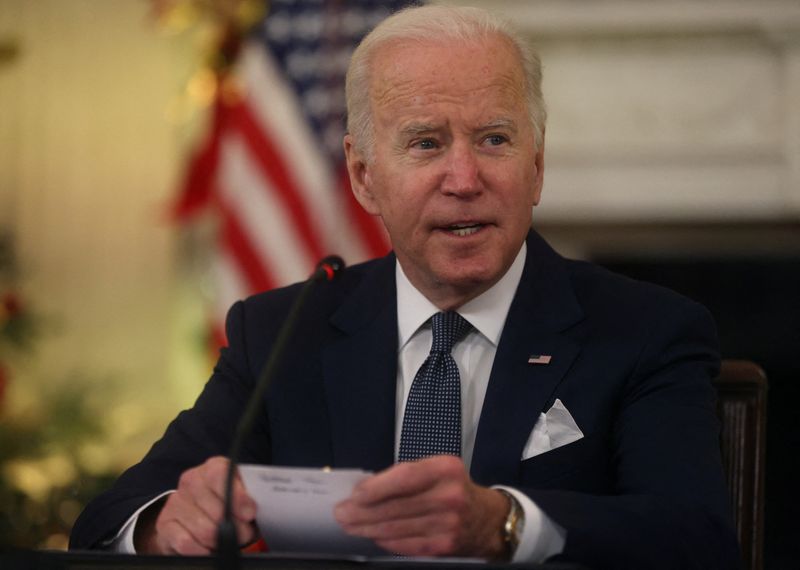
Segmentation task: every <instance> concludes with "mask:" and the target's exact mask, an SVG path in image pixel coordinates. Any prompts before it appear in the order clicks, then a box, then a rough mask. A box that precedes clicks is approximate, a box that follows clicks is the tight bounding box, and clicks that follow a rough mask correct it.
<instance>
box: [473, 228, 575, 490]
mask: <svg viewBox="0 0 800 570" xmlns="http://www.w3.org/2000/svg"><path fill="white" fill-rule="evenodd" d="M527 244H528V253H527V258H526V262H525V270H524V271H523V274H522V278H521V280H520V284H519V287H518V288H517V292H516V295H515V296H514V301H513V302H512V304H511V308H510V309H509V312H508V318H507V320H506V324H505V327H504V328H503V334H502V336H501V338H500V343H499V344H498V348H497V353H496V355H495V360H494V365H493V367H492V373H491V376H490V378H489V385H488V388H487V390H486V398H485V400H484V404H483V410H482V412H481V418H480V422H479V425H478V433H477V436H476V441H475V450H474V452H473V457H472V466H471V475H472V477H473V478H474V479H475V481H476V482H478V483H481V484H485V485H488V484H496V483H506V484H514V483H515V482H516V480H517V478H518V473H519V464H520V458H521V456H522V450H523V448H524V446H525V442H526V441H527V439H528V435H529V434H530V432H531V430H532V429H533V426H534V424H535V423H536V420H537V419H538V417H539V414H540V413H541V412H543V411H545V408H546V406H547V405H549V404H552V401H551V399H552V395H553V393H554V391H555V389H556V387H557V386H558V384H559V382H560V381H561V379H562V378H563V377H564V374H566V372H567V371H568V370H569V368H570V366H571V364H572V362H573V360H574V359H575V357H576V356H577V355H578V352H579V346H578V345H577V343H575V342H574V341H572V340H571V339H569V338H567V337H566V336H565V335H563V334H561V333H562V331H564V330H566V329H567V328H569V327H570V326H571V325H573V324H575V323H576V322H578V321H580V320H581V318H582V316H583V315H582V311H581V309H580V306H579V305H578V302H577V300H576V298H575V295H574V292H573V290H572V285H571V282H570V279H569V275H568V274H567V272H566V268H565V267H564V261H563V259H561V257H560V256H558V254H556V253H555V252H554V251H553V250H552V249H550V247H549V246H548V245H547V244H546V243H545V242H544V241H543V240H542V239H541V238H540V237H539V236H538V235H536V234H535V233H533V232H532V233H531V234H530V235H529V237H528V241H527ZM535 354H540V355H549V356H551V360H550V363H549V364H529V363H528V358H529V357H530V356H531V355H535Z"/></svg>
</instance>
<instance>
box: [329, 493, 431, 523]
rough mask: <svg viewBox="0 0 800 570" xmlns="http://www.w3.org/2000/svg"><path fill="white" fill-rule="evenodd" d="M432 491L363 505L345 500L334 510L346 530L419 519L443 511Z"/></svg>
mask: <svg viewBox="0 0 800 570" xmlns="http://www.w3.org/2000/svg"><path fill="white" fill-rule="evenodd" d="M432 495H433V493H432V492H430V491H427V492H423V493H421V494H419V495H415V496H411V497H397V498H390V499H387V500H385V501H383V502H380V503H367V504H361V503H358V502H356V501H354V500H345V501H343V502H341V503H339V504H338V505H336V507H335V508H334V516H335V518H336V520H337V521H339V523H340V524H341V525H342V526H344V527H345V529H348V528H352V527H355V526H361V525H372V524H377V523H380V522H382V521H391V520H397V519H407V518H417V517H423V516H426V515H432V514H434V513H437V512H440V511H442V510H443V508H444V505H443V504H442V503H439V502H437V501H436V500H435V498H434V497H433V496H432Z"/></svg>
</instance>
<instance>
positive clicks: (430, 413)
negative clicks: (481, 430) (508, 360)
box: [398, 311, 472, 461]
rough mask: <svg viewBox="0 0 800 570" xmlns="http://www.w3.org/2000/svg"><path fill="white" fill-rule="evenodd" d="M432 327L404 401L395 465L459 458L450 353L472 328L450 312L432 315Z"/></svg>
mask: <svg viewBox="0 0 800 570" xmlns="http://www.w3.org/2000/svg"><path fill="white" fill-rule="evenodd" d="M432 324H433V342H432V343H431V352H430V354H429V355H428V358H426V359H425V362H423V363H422V366H421V367H420V369H419V371H418V372H417V375H416V376H414V382H413V383H412V384H411V390H410V392H409V394H408V400H407V401H406V412H405V415H404V416H403V430H402V432H401V434H400V452H399V454H398V460H399V461H413V460H415V459H422V458H423V457H429V456H431V455H439V454H448V455H457V456H460V455H461V379H460V377H459V374H458V366H457V365H456V361H455V360H453V357H452V356H451V355H450V351H451V350H452V348H453V345H454V344H455V343H456V342H458V340H460V339H461V338H462V337H463V336H464V335H465V334H467V331H469V329H470V328H471V327H472V325H470V324H469V323H468V322H467V321H465V320H464V319H463V318H462V317H461V315H459V314H458V313H456V312H453V311H449V312H447V313H436V314H435V315H433V318H432Z"/></svg>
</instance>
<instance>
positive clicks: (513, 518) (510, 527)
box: [497, 489, 525, 560]
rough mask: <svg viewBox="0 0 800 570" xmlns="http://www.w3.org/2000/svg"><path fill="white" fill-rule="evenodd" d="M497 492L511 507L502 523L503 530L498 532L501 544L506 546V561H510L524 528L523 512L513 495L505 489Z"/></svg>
mask: <svg viewBox="0 0 800 570" xmlns="http://www.w3.org/2000/svg"><path fill="white" fill-rule="evenodd" d="M497 490H498V491H500V492H501V493H502V494H503V495H505V496H506V497H508V502H509V504H510V505H511V506H510V508H509V509H508V515H506V520H505V522H504V523H503V528H502V529H501V531H500V535H501V536H502V538H503V542H504V543H505V544H506V548H507V553H508V559H509V560H511V559H513V558H514V553H515V552H516V551H517V547H518V546H519V541H520V539H521V538H522V530H523V529H524V528H525V511H524V510H522V505H520V504H519V501H518V500H517V499H516V498H515V497H514V495H512V494H511V493H509V492H508V491H506V490H505V489H497Z"/></svg>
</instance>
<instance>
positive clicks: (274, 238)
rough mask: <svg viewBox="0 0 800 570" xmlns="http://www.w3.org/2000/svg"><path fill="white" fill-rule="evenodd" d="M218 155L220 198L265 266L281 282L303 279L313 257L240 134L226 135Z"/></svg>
mask: <svg viewBox="0 0 800 570" xmlns="http://www.w3.org/2000/svg"><path fill="white" fill-rule="evenodd" d="M221 159H222V160H221V167H222V171H221V178H222V181H223V182H222V184H221V190H222V199H223V200H224V201H225V204H226V205H227V206H228V208H229V210H230V212H231V214H232V215H235V216H236V218H237V219H238V220H239V223H240V226H241V227H242V228H243V230H244V232H245V234H246V235H247V237H248V240H249V242H250V244H251V245H252V247H253V249H254V250H255V251H256V252H257V253H258V255H259V257H260V258H261V260H262V263H263V264H264V266H265V267H266V268H267V269H268V271H269V273H270V274H271V275H272V276H273V277H274V278H275V281H276V282H277V283H278V284H280V285H286V284H288V283H292V282H294V281H299V280H302V279H305V278H306V277H307V274H308V272H309V268H312V267H313V266H314V263H315V260H314V259H313V258H312V257H310V256H309V254H308V250H307V249H306V248H305V247H304V246H303V239H304V238H303V236H302V235H300V233H299V232H298V230H297V228H296V227H295V226H294V225H293V224H292V223H291V221H290V220H291V216H290V213H289V211H288V210H287V209H286V208H285V207H284V204H283V202H282V201H281V200H280V199H279V198H278V197H277V191H276V190H275V188H274V186H272V184H271V183H270V182H269V181H268V180H267V179H266V178H265V177H264V176H263V174H262V173H261V171H260V170H259V168H258V166H257V165H256V164H255V162H254V160H253V159H252V157H251V156H250V150H249V149H248V147H247V146H246V144H245V143H244V141H243V140H242V139H241V137H239V136H238V135H236V134H235V133H228V134H227V135H226V136H225V139H224V140H223V143H222V156H221Z"/></svg>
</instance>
